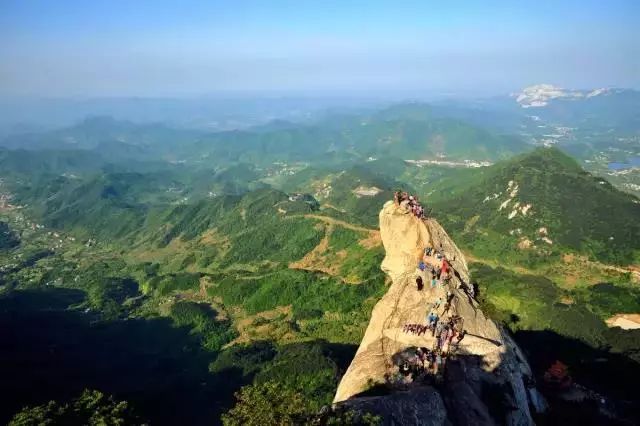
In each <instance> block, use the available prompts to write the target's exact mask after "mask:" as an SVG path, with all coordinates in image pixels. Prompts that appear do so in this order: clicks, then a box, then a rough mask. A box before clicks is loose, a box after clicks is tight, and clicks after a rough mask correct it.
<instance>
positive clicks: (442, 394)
mask: <svg viewBox="0 0 640 426" xmlns="http://www.w3.org/2000/svg"><path fill="white" fill-rule="evenodd" d="M380 234H381V237H382V242H383V244H384V248H385V250H386V257H385V259H384V261H383V262H382V269H383V271H384V272H385V273H387V274H388V275H389V277H390V278H391V280H392V284H391V286H390V288H389V290H388V291H387V293H386V294H385V295H384V296H383V297H382V299H381V300H380V301H379V302H378V303H377V304H376V306H375V308H374V309H373V313H372V315H371V321H370V322H369V326H368V328H367V330H366V332H365V335H364V337H363V339H362V342H361V344H360V347H359V348H358V351H357V353H356V355H355V357H354V359H353V361H352V362H351V365H350V366H349V368H348V369H347V371H346V373H345V375H344V377H343V378H342V380H341V382H340V385H339V386H338V389H337V392H336V395H335V399H334V403H335V404H336V405H335V406H336V407H342V408H344V407H353V408H355V409H362V410H366V411H369V412H372V413H376V414H380V415H381V416H382V417H383V419H384V421H385V423H386V424H407V425H413V424H416V425H417V424H424V425H431V424H456V425H470V424H473V425H492V424H508V425H529V424H532V423H533V421H532V418H531V414H530V411H529V405H530V404H532V403H534V402H535V403H537V404H538V405H541V406H543V405H544V403H543V402H542V403H540V401H539V398H538V394H537V393H536V391H535V389H534V388H533V387H532V385H531V383H532V382H531V380H530V378H531V370H530V367H529V365H528V363H527V361H526V359H525V357H524V356H523V354H522V353H521V351H520V350H519V348H518V347H517V345H516V344H515V343H514V342H513V341H512V339H511V338H510V337H509V336H508V335H507V334H506V332H505V331H504V330H502V329H501V328H500V327H498V326H497V325H496V324H495V323H494V322H493V321H492V320H490V319H489V318H487V317H485V315H484V314H483V313H482V311H481V310H480V308H479V306H478V304H477V302H476V301H475V300H473V299H472V298H471V297H470V296H469V295H468V294H467V292H466V291H465V289H464V288H465V285H468V284H469V272H468V269H467V263H466V261H465V259H464V255H463V254H462V252H461V251H460V250H459V249H458V247H457V246H456V245H455V243H454V242H453V241H452V240H451V238H449V236H448V235H447V233H446V232H445V231H444V229H443V228H442V227H441V226H440V225H439V224H438V222H436V221H435V220H434V219H427V220H420V219H417V218H416V217H415V216H413V215H412V214H410V213H409V212H408V211H407V210H406V209H404V208H403V207H399V206H396V205H394V204H393V202H391V201H390V202H388V203H386V204H385V206H384V208H383V209H382V211H381V212H380ZM425 247H433V248H436V249H440V250H441V252H443V253H444V254H445V255H446V257H447V259H449V260H450V263H451V264H452V266H453V268H454V269H455V271H456V273H455V275H454V276H453V277H452V279H451V280H450V282H449V283H448V284H447V285H438V286H436V287H434V288H432V287H431V285H429V281H430V275H429V276H426V275H425V273H424V272H421V271H420V270H419V269H418V268H417V265H418V263H419V261H420V260H421V259H422V256H423V253H424V249H425ZM433 261H434V262H435V259H433ZM419 275H421V276H422V277H423V280H424V282H425V288H424V289H423V290H422V291H418V290H417V286H416V281H415V280H416V277H417V276H419ZM447 291H451V292H452V293H453V294H454V296H455V297H454V299H453V302H452V304H451V307H450V308H449V310H448V311H447V312H446V313H445V312H443V309H442V308H440V312H439V313H441V312H442V314H441V318H443V319H446V318H448V317H449V316H452V315H458V316H460V317H462V321H463V322H462V324H463V328H464V329H465V330H466V331H467V333H468V334H467V335H466V337H465V338H464V339H463V340H462V341H461V342H460V343H459V345H457V347H455V349H451V350H449V351H448V352H449V353H450V356H449V357H448V358H447V362H446V368H445V370H444V373H441V374H440V375H439V376H434V377H429V376H428V375H427V376H426V377H425V376H424V375H423V376H421V377H415V378H413V377H409V378H408V380H403V381H402V382H399V381H398V380H397V378H398V377H399V375H398V366H399V364H400V363H401V362H402V360H403V359H406V357H408V356H411V355H412V354H413V353H414V351H415V349H416V348H418V347H427V348H432V347H434V345H435V338H434V337H432V335H431V333H429V332H427V333H426V334H423V335H421V336H417V335H415V334H409V333H406V332H404V331H403V327H404V325H405V324H426V315H427V314H428V312H429V310H430V309H431V307H432V306H433V304H434V302H435V301H436V299H439V298H440V299H446V292H447ZM525 383H527V384H528V385H525ZM373 391H375V392H377V393H378V396H366V395H367V394H370V393H372V392H373ZM380 392H382V393H383V395H380ZM532 397H533V399H534V400H535V401H532ZM541 408H542V407H541Z"/></svg>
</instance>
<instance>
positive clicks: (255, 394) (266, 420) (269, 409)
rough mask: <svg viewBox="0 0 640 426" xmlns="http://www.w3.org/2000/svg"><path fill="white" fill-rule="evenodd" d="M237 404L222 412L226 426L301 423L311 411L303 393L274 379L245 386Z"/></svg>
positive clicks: (238, 395)
mask: <svg viewBox="0 0 640 426" xmlns="http://www.w3.org/2000/svg"><path fill="white" fill-rule="evenodd" d="M235 396H236V400H237V402H236V405H235V407H233V408H232V409H231V410H229V411H228V412H227V413H225V414H223V415H222V423H223V424H224V425H225V426H241V425H244V426H263V425H291V424H301V423H304V420H305V419H306V418H307V417H308V416H309V415H310V413H309V406H308V404H307V403H306V402H305V401H304V399H303V397H302V395H301V394H300V393H298V392H296V391H294V390H292V389H290V388H288V387H286V386H285V385H283V384H281V383H277V382H264V383H260V384H256V385H250V386H245V387H243V388H242V389H240V392H237V393H236V394H235Z"/></svg>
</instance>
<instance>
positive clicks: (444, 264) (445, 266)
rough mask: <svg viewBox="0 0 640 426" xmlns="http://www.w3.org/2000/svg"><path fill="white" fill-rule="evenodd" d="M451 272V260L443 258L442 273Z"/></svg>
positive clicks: (444, 274)
mask: <svg viewBox="0 0 640 426" xmlns="http://www.w3.org/2000/svg"><path fill="white" fill-rule="evenodd" d="M448 273H449V262H447V259H445V258H444V257H443V258H442V268H441V270H440V274H441V275H443V276H446V275H447V274H448Z"/></svg>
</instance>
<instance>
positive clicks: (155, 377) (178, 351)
mask: <svg viewBox="0 0 640 426" xmlns="http://www.w3.org/2000/svg"><path fill="white" fill-rule="evenodd" d="M84 300H85V293H84V292H82V291H80V290H73V289H61V288H55V289H46V290H19V291H13V292H12V293H9V294H7V295H4V296H2V297H0V377H2V380H1V381H0V395H2V398H3V399H2V404H1V405H0V423H1V424H5V423H6V422H7V421H8V420H9V419H10V418H11V417H12V416H13V415H14V414H15V413H16V412H18V411H19V410H20V409H21V408H23V407H24V406H26V405H31V406H33V405H41V404H44V403H46V402H48V401H50V400H56V401H59V402H66V401H68V400H70V399H72V398H75V397H77V396H78V395H80V394H81V393H82V391H83V390H84V389H96V390H99V391H101V392H103V393H106V394H112V395H114V396H115V397H116V399H118V400H125V401H128V402H129V403H130V404H131V406H132V408H133V410H134V411H135V412H136V414H137V415H139V416H140V417H141V418H142V419H143V420H146V421H148V422H149V423H150V424H159V425H164V424H166V425H174V424H189V425H200V424H219V423H220V415H221V414H222V413H224V412H226V411H227V410H229V409H230V408H231V407H232V406H233V405H234V403H235V398H234V392H236V391H237V390H239V389H240V388H241V387H242V386H244V385H247V384H249V383H251V382H252V381H254V379H258V380H260V381H266V380H275V381H279V382H291V383H292V384H293V385H294V386H295V385H299V386H302V388H304V386H303V385H304V384H305V383H306V384H309V383H315V385H316V388H314V389H311V390H310V392H315V391H317V390H318V389H319V390H321V391H323V392H325V393H326V394H327V398H329V400H330V398H331V396H332V395H333V392H334V391H335V387H336V385H337V380H338V378H339V377H340V376H341V375H342V374H344V371H345V370H346V369H347V367H348V366H349V362H350V360H351V358H352V357H353V355H354V354H355V352H356V350H357V346H356V345H349V344H334V343H329V342H326V341H323V340H317V341H310V342H302V343H291V344H284V345H278V344H276V343H274V342H270V341H258V342H253V343H250V344H247V345H237V346H232V347H230V348H227V349H224V350H222V351H220V352H218V353H216V352H212V351H206V350H203V349H202V342H201V341H199V337H198V336H197V335H194V334H193V333H192V330H190V329H188V328H186V327H176V326H175V323H174V322H173V321H172V320H171V319H168V318H152V319H128V320H118V321H104V320H102V319H101V318H100V317H99V316H98V315H96V314H95V313H92V312H85V311H81V310H75V309H73V308H71V309H69V307H70V306H73V305H75V304H79V303H81V302H83V301H84ZM305 380H307V381H305ZM298 381H300V383H298ZM314 381H315V382H314ZM305 396H307V395H305ZM308 397H313V395H311V396H308Z"/></svg>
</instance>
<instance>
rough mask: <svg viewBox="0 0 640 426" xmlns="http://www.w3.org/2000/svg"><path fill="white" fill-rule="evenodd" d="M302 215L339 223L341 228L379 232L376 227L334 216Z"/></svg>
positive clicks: (334, 223)
mask: <svg viewBox="0 0 640 426" xmlns="http://www.w3.org/2000/svg"><path fill="white" fill-rule="evenodd" d="M302 216H303V217H306V218H308V219H317V220H321V221H323V222H325V223H331V224H333V225H339V226H342V227H343V228H347V229H351V230H352V231H357V232H367V233H371V232H380V231H378V230H377V229H371V228H364V227H362V226H358V225H354V224H352V223H349V222H345V221H342V220H339V219H334V218H332V217H329V216H322V215H318V214H305V215H302ZM290 217H296V216H290ZM298 217H299V216H298Z"/></svg>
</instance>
